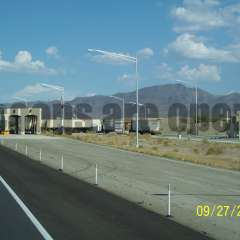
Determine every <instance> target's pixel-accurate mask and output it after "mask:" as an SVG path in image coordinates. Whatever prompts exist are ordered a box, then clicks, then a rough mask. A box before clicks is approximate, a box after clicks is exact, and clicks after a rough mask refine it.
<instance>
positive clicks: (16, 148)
mask: <svg viewBox="0 0 240 240" xmlns="http://www.w3.org/2000/svg"><path fill="white" fill-rule="evenodd" d="M15 150H16V151H17V150H18V144H17V143H16V144H15Z"/></svg>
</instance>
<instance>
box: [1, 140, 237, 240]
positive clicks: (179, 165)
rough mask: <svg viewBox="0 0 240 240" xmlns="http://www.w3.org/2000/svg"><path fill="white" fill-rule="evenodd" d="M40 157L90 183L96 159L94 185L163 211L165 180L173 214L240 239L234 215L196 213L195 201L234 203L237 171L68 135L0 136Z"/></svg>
mask: <svg viewBox="0 0 240 240" xmlns="http://www.w3.org/2000/svg"><path fill="white" fill-rule="evenodd" d="M16 143H17V144H18V146H17V147H18V151H20V152H23V153H25V145H27V146H28V155H30V156H31V157H32V158H34V159H36V160H38V161H39V152H40V149H41V151H42V156H41V157H42V163H44V164H47V165H49V166H51V167H53V168H56V169H57V168H60V166H61V156H62V154H63V158H64V172H66V173H68V174H70V175H73V176H75V177H77V178H79V179H82V180H84V181H87V182H90V183H94V181H95V164H98V168H99V169H98V173H99V187H100V188H103V189H106V190H107V191H110V192H113V193H114V194H117V195H119V196H122V197H124V198H126V199H128V200H130V201H133V202H135V203H138V204H139V205H141V206H143V207H145V208H147V209H150V210H153V211H155V212H157V213H161V214H166V213H167V197H166V195H165V194H166V193H167V186H168V184H171V188H172V190H173V195H172V215H173V219H174V220H175V221H177V222H180V223H182V224H184V225H187V226H190V227H191V228H193V229H196V230H198V231H202V232H207V233H208V234H209V235H210V236H212V237H214V238H217V239H222V240H227V239H231V240H239V239H240V231H239V229H240V219H239V217H238V218H237V217H216V216H213V217H196V206H197V205H198V204H208V205H211V206H213V205H214V204H224V205H232V206H233V205H235V204H239V203H240V201H239V196H240V181H239V179H240V173H239V172H234V171H227V170H222V169H214V168H209V167H206V166H199V165H194V164H190V163H186V162H180V161H173V160H168V159H164V158H159V157H152V156H146V155H142V154H137V153H130V152H126V151H122V150H117V149H113V148H109V147H103V146H97V145H93V144H86V143H81V142H79V141H76V140H70V139H61V138H58V139H54V138H49V139H41V138H39V139H37V138H36V139H35V140H33V139H31V138H30V139H29V138H26V139H18V140H16V139H15V140H14V139H11V140H10V139H9V140H8V139H5V140H4V144H5V145H8V146H9V147H11V148H13V149H14V148H15V147H16Z"/></svg>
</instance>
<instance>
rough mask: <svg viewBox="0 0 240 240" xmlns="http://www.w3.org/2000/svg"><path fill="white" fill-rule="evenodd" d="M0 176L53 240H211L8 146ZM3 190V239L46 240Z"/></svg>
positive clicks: (0, 153) (1, 150) (0, 158)
mask: <svg viewBox="0 0 240 240" xmlns="http://www.w3.org/2000/svg"><path fill="white" fill-rule="evenodd" d="M0 175H1V176H2V177H3V178H4V179H5V180H6V181H7V182H8V184H9V185H10V186H11V187H12V188H13V189H14V191H15V192H16V194H17V195H18V196H19V197H20V198H21V199H22V201H23V202H24V203H25V204H26V205H27V206H28V208H29V209H30V210H31V211H32V213H33V214H34V215H35V216H36V217H37V218H38V220H39V221H40V222H41V224H42V225H43V226H44V227H45V229H46V230H47V231H48V232H49V234H50V235H51V236H52V237H53V238H54V239H59V240H61V239H62V240H66V239H67V240H71V239H82V240H88V239H89V240H93V239H108V240H111V239H112V240H120V239H121V240H151V239H156V240H159V239H163V240H164V239H166V240H175V239H178V240H181V239H184V240H207V239H209V240H210V238H207V237H206V236H204V235H202V234H200V233H198V232H195V231H193V230H191V229H189V228H187V227H184V226H182V225H180V224H177V223H175V222H174V221H172V220H169V219H167V218H166V217H162V216H160V215H158V214H156V213H153V212H150V211H147V210H145V209H144V208H142V207H140V206H137V205H136V204H134V203H130V202H128V201H126V200H124V199H122V198H119V197H117V196H115V195H112V194H110V193H108V192H105V191H103V190H101V189H99V188H97V187H95V186H93V185H90V184H88V183H85V182H83V181H80V180H78V179H76V178H73V177H70V176H69V175H66V174H64V173H62V172H60V171H58V170H54V169H51V168H49V167H47V166H45V165H41V164H39V163H38V162H36V161H32V160H30V159H28V158H26V157H25V156H23V155H21V154H19V153H17V152H14V151H12V150H9V149H7V148H5V147H0ZM0 194H1V198H0V199H1V200H0V208H1V218H0V219H1V222H0V223H1V228H0V239H1V240H12V239H41V238H39V236H38V233H37V232H36V231H35V229H34V228H33V227H31V226H29V225H30V223H29V222H28V219H27V218H26V217H25V216H24V213H23V212H21V211H19V209H17V207H16V204H15V203H14V201H13V199H11V197H10V196H8V194H7V192H6V190H5V189H4V187H2V186H1V185H0ZM3 195H6V198H7V199H6V198H2V196H3ZM26 226H27V227H28V228H26ZM24 227H25V228H24ZM26 229H27V230H26ZM24 230H25V233H24ZM21 234H22V235H21ZM22 236H24V237H22Z"/></svg>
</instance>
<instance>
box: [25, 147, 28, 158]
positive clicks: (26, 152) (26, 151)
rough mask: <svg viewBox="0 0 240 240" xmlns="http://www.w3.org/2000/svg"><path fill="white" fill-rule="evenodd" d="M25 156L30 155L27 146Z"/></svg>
mask: <svg viewBox="0 0 240 240" xmlns="http://www.w3.org/2000/svg"><path fill="white" fill-rule="evenodd" d="M25 155H26V156H27V155H28V147H27V145H26V146H25Z"/></svg>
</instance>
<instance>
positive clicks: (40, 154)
mask: <svg viewBox="0 0 240 240" xmlns="http://www.w3.org/2000/svg"><path fill="white" fill-rule="evenodd" d="M39 161H40V162H41V161H42V149H40V152H39Z"/></svg>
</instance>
